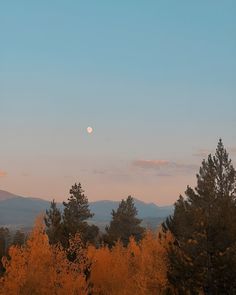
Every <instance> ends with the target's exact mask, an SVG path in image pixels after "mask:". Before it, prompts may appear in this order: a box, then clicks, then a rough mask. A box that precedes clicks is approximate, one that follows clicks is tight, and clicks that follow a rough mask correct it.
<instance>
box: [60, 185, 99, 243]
mask: <svg viewBox="0 0 236 295" xmlns="http://www.w3.org/2000/svg"><path fill="white" fill-rule="evenodd" d="M63 205H64V213H63V226H64V234H65V240H66V241H67V242H68V241H69V238H70V236H75V234H76V233H79V234H80V235H81V238H82V240H83V241H84V242H88V241H89V242H93V241H94V240H95V239H96V236H97V235H98V227H96V226H95V225H93V226H92V228H91V226H89V225H88V223H87V220H88V219H89V218H91V217H93V214H92V213H91V211H90V209H89V203H88V199H87V197H86V196H85V195H84V191H83V189H82V186H81V184H80V183H78V184H76V183H75V185H73V186H72V188H71V190H70V197H69V198H68V202H63ZM95 227H96V230H94V228H95ZM91 233H93V234H94V235H93V237H91V235H90V234H91Z"/></svg>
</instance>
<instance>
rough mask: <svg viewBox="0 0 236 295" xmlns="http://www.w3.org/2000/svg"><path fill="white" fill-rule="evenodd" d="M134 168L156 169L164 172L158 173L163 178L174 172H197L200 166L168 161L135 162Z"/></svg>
mask: <svg viewBox="0 0 236 295" xmlns="http://www.w3.org/2000/svg"><path fill="white" fill-rule="evenodd" d="M133 166H136V167H139V168H143V169H154V170H158V171H164V172H161V173H158V174H160V175H161V176H164V175H165V176H167V175H168V176H170V175H171V172H173V171H178V172H188V171H193V170H196V169H197V168H198V166H196V165H193V164H184V163H177V162H172V161H167V160H136V161H133Z"/></svg>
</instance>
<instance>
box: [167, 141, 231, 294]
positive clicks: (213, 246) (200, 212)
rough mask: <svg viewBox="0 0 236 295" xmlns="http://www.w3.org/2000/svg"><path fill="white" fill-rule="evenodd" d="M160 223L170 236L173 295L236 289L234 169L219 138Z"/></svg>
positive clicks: (224, 291) (170, 275)
mask: <svg viewBox="0 0 236 295" xmlns="http://www.w3.org/2000/svg"><path fill="white" fill-rule="evenodd" d="M163 227H164V229H169V230H170V232H171V233H172V235H173V237H174V240H175V241H174V243H173V244H172V246H171V247H170V250H169V253H168V257H169V262H170V266H171V267H170V269H169V280H170V282H171V283H172V285H173V286H174V287H175V288H176V290H177V291H178V294H199V293H200V292H202V293H204V294H235V293H236V280H235V277H236V171H235V170H234V167H233V165H232V161H231V160H230V159H229V156H228V153H227V151H226V150H225V148H224V145H223V143H222V140H220V141H219V143H218V146H217V149H216V153H215V155H214V156H212V155H209V156H208V159H207V160H203V162H202V166H201V168H200V170H199V174H198V175H197V187H196V188H195V190H194V189H192V188H190V187H187V190H186V198H183V197H182V196H180V198H179V200H178V201H177V202H176V204H175V211H174V214H173V216H172V217H169V218H167V220H166V222H165V223H164V224H163Z"/></svg>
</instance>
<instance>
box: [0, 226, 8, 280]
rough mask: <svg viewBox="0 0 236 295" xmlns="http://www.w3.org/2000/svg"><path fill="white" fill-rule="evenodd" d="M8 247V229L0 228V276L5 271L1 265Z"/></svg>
mask: <svg viewBox="0 0 236 295" xmlns="http://www.w3.org/2000/svg"><path fill="white" fill-rule="evenodd" d="M9 246H10V232H9V229H8V228H6V227H0V276H1V275H2V274H3V273H4V271H5V269H4V267H3V264H2V258H3V257H4V256H7V254H8V248H9Z"/></svg>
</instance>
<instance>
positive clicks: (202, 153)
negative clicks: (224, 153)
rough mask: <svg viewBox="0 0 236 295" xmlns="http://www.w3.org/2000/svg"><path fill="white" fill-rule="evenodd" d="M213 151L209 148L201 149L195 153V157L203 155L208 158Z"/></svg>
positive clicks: (202, 156)
mask: <svg viewBox="0 0 236 295" xmlns="http://www.w3.org/2000/svg"><path fill="white" fill-rule="evenodd" d="M212 152H213V151H211V150H207V149H200V150H198V151H197V152H196V153H194V154H193V156H194V157H201V158H206V157H207V156H208V155H209V154H211V153H212Z"/></svg>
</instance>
